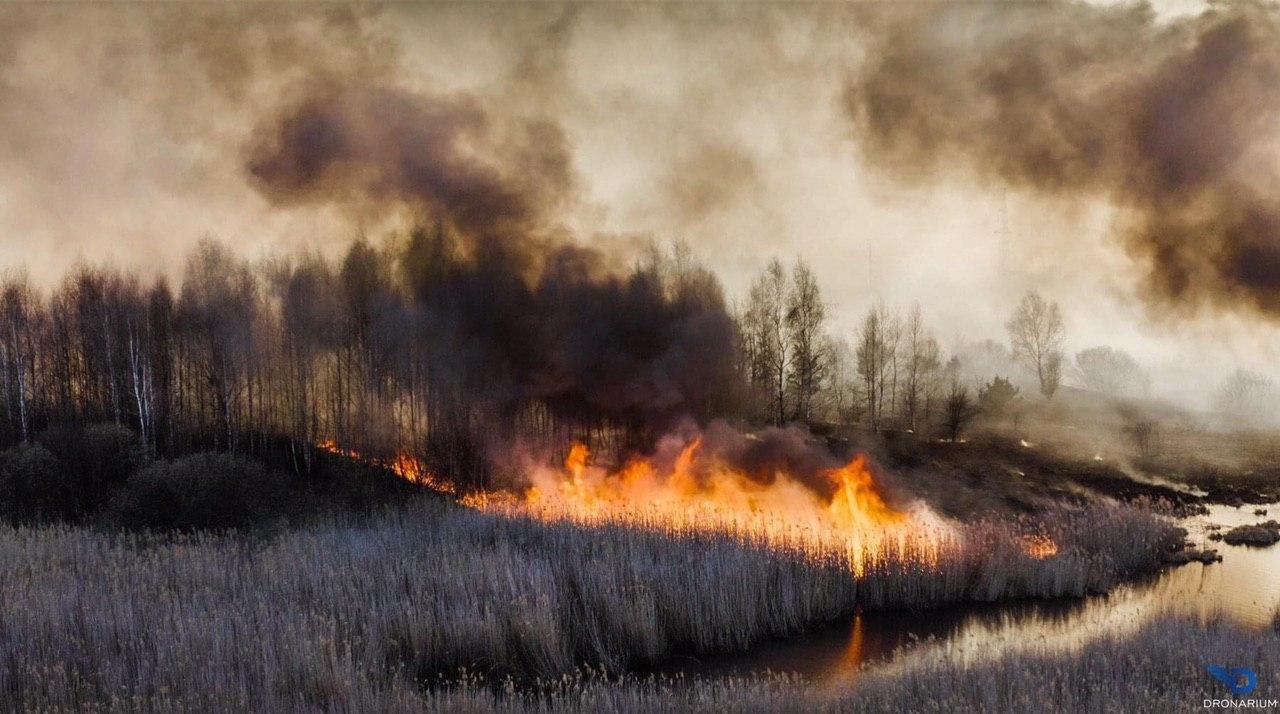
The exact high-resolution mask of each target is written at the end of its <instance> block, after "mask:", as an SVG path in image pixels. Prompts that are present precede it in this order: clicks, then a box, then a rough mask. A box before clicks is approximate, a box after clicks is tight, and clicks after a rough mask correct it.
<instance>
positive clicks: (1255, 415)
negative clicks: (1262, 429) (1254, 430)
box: [1213, 369, 1280, 427]
mask: <svg viewBox="0 0 1280 714" xmlns="http://www.w3.org/2000/svg"><path fill="white" fill-rule="evenodd" d="M1278 398H1280V390H1277V388H1276V385H1275V382H1273V381H1271V379H1269V378H1267V377H1265V376H1263V375H1261V374H1258V373H1257V372H1250V371H1249V370H1245V369H1237V370H1236V371H1234V372H1232V373H1231V376H1229V377H1227V379H1226V380H1225V381H1223V383H1222V385H1221V386H1220V387H1218V392H1217V394H1215V395H1214V399H1213V409H1214V411H1216V412H1218V413H1219V414H1221V415H1222V416H1223V417H1224V418H1225V419H1226V420H1227V421H1228V423H1229V424H1230V425H1231V426H1235V427H1258V426H1269V425H1271V424H1274V423H1275V422H1276V421H1277V416H1276V412H1275V405H1276V402H1277V399H1278Z"/></svg>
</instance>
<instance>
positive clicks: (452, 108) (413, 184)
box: [246, 81, 575, 237]
mask: <svg viewBox="0 0 1280 714" xmlns="http://www.w3.org/2000/svg"><path fill="white" fill-rule="evenodd" d="M246 170H247V171H248V173H249V175H250V176H251V177H252V179H253V185H254V186H255V187H256V188H257V189H258V190H259V191H260V192H261V193H262V194H263V195H264V196H265V197H266V198H268V199H269V200H270V201H272V202H273V203H275V204H277V205H290V204H300V203H313V204H316V203H333V204H337V205H339V206H343V207H346V208H348V209H353V210H354V209H363V210H365V211H372V212H375V213H377V212H379V211H381V210H383V209H386V208H387V207H388V206H391V207H395V206H407V207H410V208H413V209H415V210H418V211H420V212H424V213H425V214H427V215H437V216H442V217H446V218H448V219H449V221H450V223H451V224H452V225H453V226H454V227H456V228H457V229H459V230H460V231H462V232H464V233H465V234H467V235H470V236H486V237H492V236H499V235H505V236H509V235H514V234H517V233H528V232H533V231H537V230H540V229H543V228H545V227H547V226H548V225H549V224H550V223H551V222H553V221H554V220H555V217H556V215H557V212H558V210H559V209H562V208H564V207H565V206H566V204H567V203H568V201H569V199H570V197H571V193H572V189H573V186H574V183H575V179H574V174H573V169H572V161H571V158H570V155H569V147H568V146H567V144H566V140H565V136H564V132H563V131H562V130H561V129H560V127H559V126H557V125H556V124H554V123H552V122H550V121H545V120H541V121H540V120H524V119H519V118H507V117H502V116H498V115H495V114H493V113H491V112H487V111H486V110H485V109H484V108H483V107H482V106H481V103H480V102H479V100H477V99H476V98H475V97H470V96H465V95H436V94H427V93H423V92H412V91H408V90H404V89H399V88H395V87H393V86H388V85H386V84H381V85H374V86H368V85H366V84H363V83H358V82H351V81H348V82H346V83H344V84H341V85H336V84H330V85H321V86H316V87H308V88H307V91H306V92H305V94H304V95H303V96H302V97H301V98H300V99H297V100H294V101H292V102H290V103H289V104H288V105H287V106H285V107H283V108H282V109H281V110H280V111H279V112H277V113H275V114H273V115H272V116H268V117H266V118H264V119H262V120H260V122H259V124H258V127H257V130H256V131H255V133H254V138H253V140H252V141H251V143H250V148H249V151H248V156H247V158H246Z"/></svg>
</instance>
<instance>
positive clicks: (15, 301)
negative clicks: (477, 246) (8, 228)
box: [0, 226, 1258, 484]
mask: <svg viewBox="0 0 1280 714" xmlns="http://www.w3.org/2000/svg"><path fill="white" fill-rule="evenodd" d="M593 256H594V254H592V253H588V252H583V251H576V250H574V249H572V248H566V249H563V250H560V251H557V252H553V253H551V254H549V255H548V256H545V257H544V258H542V259H540V261H539V262H538V264H537V265H536V266H531V264H530V263H528V262H527V261H525V260H523V259H515V258H513V257H512V256H510V255H501V254H486V253H483V252H480V251H476V250H474V249H469V248H468V247H467V245H466V244H464V243H459V242H458V241H456V240H454V239H453V238H452V237H451V236H450V235H449V233H448V231H446V230H445V229H444V228H442V227H440V226H437V227H435V228H434V229H431V228H420V229H417V230H414V231H412V232H411V233H410V234H409V235H407V236H404V237H402V238H401V239H397V240H391V241H388V242H387V244H386V245H384V246H382V247H375V246H374V245H372V244H370V243H368V242H365V241H356V242H354V243H352V244H351V245H350V246H349V248H348V249H347V250H346V252H345V254H344V255H343V256H342V257H341V258H340V259H339V260H336V261H335V260H329V259H326V258H324V257H322V256H319V255H314V254H306V255H300V256H292V257H285V258H275V259H270V260H264V261H259V262H250V261H247V260H245V259H243V258H241V257H239V256H237V255H236V254H235V253H234V252H232V251H231V250H229V249H228V248H226V247H225V246H223V245H222V244H220V243H217V242H216V241H204V242H202V243H201V244H200V245H199V247H198V248H197V249H196V250H195V251H194V252H193V253H192V254H191V255H190V256H189V258H188V260H187V262H186V265H185V267H184V270H183V271H182V277H181V280H180V282H179V283H178V285H177V287H176V288H175V287H174V286H173V285H171V284H170V283H169V282H168V281H167V280H165V279H163V278H162V279H158V280H155V281H153V282H147V281H144V280H143V279H142V278H141V277H139V276H138V275H136V274H131V273H128V272H124V271H121V270H117V269H112V268H107V267H92V266H79V267H77V268H75V269H73V270H71V271H70V272H69V273H68V274H67V275H66V276H65V277H64V278H63V280H62V281H61V282H60V283H58V284H57V285H55V286H53V288H52V289H51V290H48V291H45V290H41V289H38V288H37V287H35V286H34V285H33V284H32V283H31V281H30V280H29V279H28V278H27V277H26V276H25V275H24V274H22V273H12V274H10V275H9V276H8V277H7V278H5V279H4V280H3V282H2V283H0V412H2V413H0V445H3V446H9V445H13V444H18V443H24V442H30V441H32V440H33V438H34V437H35V435H36V434H37V433H39V432H42V431H45V430H48V429H49V428H51V427H55V426H58V425H66V424H80V425H85V424H93V423H101V422H109V423H114V424H116V425H122V426H127V427H128V428H130V429H132V430H133V431H135V432H136V433H137V434H138V435H139V437H140V439H141V441H142V442H143V443H144V444H145V445H146V446H147V448H149V449H150V450H151V451H152V452H153V453H155V454H158V455H166V456H174V455H181V454H186V453H192V452H195V451H199V450H208V449H216V450H221V451H228V452H240V451H245V452H256V451H263V450H277V451H279V450H284V451H286V452H287V454H288V457H289V459H290V460H291V462H292V463H293V465H294V468H295V470H297V471H298V472H299V473H305V472H307V471H309V470H310V469H311V466H312V463H313V461H314V459H315V455H316V449H317V448H319V447H321V446H324V447H327V448H337V449H342V450H344V451H351V452H358V453H361V454H365V455H367V456H369V457H370V458H374V459H381V460H388V461H389V460H391V459H393V458H394V456H395V455H396V454H408V455H411V456H413V457H415V458H417V459H420V460H421V461H423V462H424V463H427V464H429V465H431V467H432V468H434V469H437V470H439V471H440V472H441V473H446V474H449V475H450V477H451V478H454V479H457V480H460V481H463V482H468V481H470V482H473V483H476V484H486V483H487V482H488V481H489V480H490V479H491V478H492V477H493V476H494V474H492V473H491V463H492V462H493V461H494V459H493V458H492V457H493V456H494V455H495V450H499V449H501V448H503V447H504V445H509V444H511V443H514V442H516V441H520V442H521V443H534V444H537V443H543V444H547V445H552V446H554V445H557V444H563V443H565V442H566V441H567V440H568V439H571V438H586V439H589V440H591V441H592V442H593V443H596V444H600V445H602V446H603V447H605V448H609V447H610V446H612V447H614V448H615V449H616V450H618V451H623V450H626V449H630V448H641V447H643V446H644V444H645V443H646V442H652V440H653V439H655V438H656V437H658V436H660V435H661V434H662V433H665V431H664V430H666V429H669V428H670V426H671V425H672V424H673V423H674V422H675V420H677V419H680V418H686V417H690V416H691V417H693V418H695V419H698V420H700V421H706V420H709V419H712V418H729V419H733V420H737V421H740V422H745V423H748V424H757V425H763V424H776V425H781V424H786V423H792V422H799V423H804V424H807V425H809V426H811V427H813V428H815V429H837V428H841V427H846V426H849V425H860V426H861V427H862V428H866V429H871V430H881V429H887V428H888V429H901V430H909V431H914V432H922V433H936V434H939V435H943V436H950V437H952V438H954V437H956V436H957V435H958V434H959V433H960V431H961V430H963V428H964V426H965V425H966V424H967V423H968V421H969V420H970V419H972V418H973V417H974V416H975V415H976V414H977V413H979V412H985V413H987V414H991V415H998V414H1000V413H1003V412H1007V411H1008V410H1009V409H1010V405H1011V404H1014V403H1016V401H1017V400H1019V399H1021V398H1022V397H1021V396H1020V388H1019V387H1018V386H1015V384H1014V381H1017V380H1020V379H1024V378H1025V379H1029V380H1030V383H1031V384H1033V385H1034V386H1035V387H1037V388H1038V391H1039V392H1040V394H1041V395H1042V396H1043V397H1044V398H1046V399H1052V398H1053V396H1054V394H1055V393H1056V392H1057V390H1058V388H1059V385H1060V384H1061V382H1062V380H1063V377H1064V375H1065V374H1068V373H1069V374H1071V375H1073V378H1074V379H1075V380H1076V381H1077V382H1079V383H1080V384H1082V385H1083V386H1085V387H1086V388H1090V389H1095V390H1097V391H1103V392H1107V393H1110V394H1114V395H1130V396H1142V395H1145V394H1146V393H1147V391H1148V390H1149V386H1150V381H1149V378H1147V377H1146V374H1145V372H1144V371H1143V370H1142V368H1141V367H1140V366H1139V365H1138V364H1137V362H1136V361H1135V360H1133V359H1132V357H1130V356H1129V355H1127V354H1125V353H1123V352H1122V351H1120V350H1114V349H1112V348H1109V347H1096V348H1090V349H1088V350H1084V351H1082V352H1080V353H1078V354H1077V355H1076V357H1075V361H1074V363H1073V364H1072V365H1070V366H1068V365H1067V363H1066V360H1065V358H1064V354H1063V341H1064V333H1065V329H1064V322H1063V318H1062V313H1061V310H1060V309H1059V307H1058V305H1057V304H1056V303H1054V302H1052V301H1050V300H1046V299H1045V298H1043V297H1042V296H1040V295H1039V294H1036V293H1034V292H1033V293H1028V294H1027V295H1026V296H1025V297H1024V298H1023V300H1022V301H1021V302H1020V303H1019V304H1018V306H1017V307H1016V309H1015V310H1014V312H1013V314H1012V315H1011V317H1010V319H1009V321H1008V322H1007V324H1006V329H1007V332H1008V343H1007V347H1006V346H1002V345H1000V344H999V343H995V342H990V343H980V344H979V345H978V348H977V351H976V352H975V351H974V348H973V347H972V346H957V347H956V349H955V350H953V352H954V354H951V355H946V354H944V350H943V348H942V346H941V345H940V343H939V341H938V339H937V338H936V336H935V335H934V334H933V332H932V331H931V330H930V328H929V326H928V321H927V319H926V315H925V313H924V310H923V308H922V307H921V306H920V305H918V304H916V305H912V306H911V307H910V308H908V309H907V310H905V311H899V310H894V309H891V308H889V307H887V306H886V305H884V304H883V303H878V304H876V305H874V306H873V307H871V308H870V309H868V311H867V312H866V314H865V315H864V316H863V318H862V320H861V321H860V322H859V323H858V327H857V329H856V330H854V331H853V332H852V333H851V334H848V335H840V334H838V333H836V332H835V331H833V330H832V329H831V327H830V324H829V320H828V308H827V305H826V303H825V301H824V299H823V297H822V293H821V289H820V286H819V284H818V281H817V279H816V277H815V275H814V273H813V271H812V270H811V269H810V268H809V266H807V265H806V264H805V263H804V262H803V261H796V262H794V263H793V264H791V265H789V266H787V265H784V264H783V263H782V262H781V261H780V260H772V261H770V262H769V263H768V264H767V265H766V266H765V268H764V269H763V270H762V271H761V272H760V274H759V275H758V276H757V277H756V279H755V280H754V281H753V282H752V283H751V285H750V288H749V290H748V291H747V292H746V294H745V295H744V296H742V298H741V299H740V300H738V301H736V302H734V303H733V305H732V306H730V304H729V302H728V301H727V300H725V298H724V296H723V291H722V288H721V285H720V283H719V281H718V280H717V279H716V277H715V276H714V275H713V274H712V273H711V272H710V271H708V270H706V269H705V268H703V267H702V266H700V265H699V264H698V263H697V262H696V261H695V260H693V259H692V257H691V255H690V251H689V250H688V249H687V248H684V247H682V246H676V247H674V248H673V249H671V250H661V249H656V248H655V249H653V250H651V251H650V252H649V253H648V254H647V255H646V256H645V257H644V258H643V259H641V260H639V261H637V263H636V264H635V265H634V266H633V267H632V268H631V269H630V270H627V271H621V272H619V271H616V270H610V269H606V268H605V267H603V266H601V265H599V264H598V262H597V261H596V260H595V259H594V257H593ZM984 344H985V345H986V346H983V345H984ZM984 351H985V352H984ZM983 355H986V356H985V357H984V356H983ZM983 360H988V361H991V362H992V364H994V365H995V366H994V367H989V368H986V369H985V371H978V372H975V371H974V369H975V367H974V366H975V365H976V364H978V363H980V362H982V361H983ZM975 375H977V378H975ZM1011 380H1014V381H1011ZM1237 381H1241V380H1237ZM1242 383H1243V382H1242ZM1242 389H1243V388H1242ZM1242 389H1241V390H1237V391H1242ZM1251 391H1252V392H1256V391H1258V390H1256V389H1253V390H1251ZM1237 401H1238V400H1237Z"/></svg>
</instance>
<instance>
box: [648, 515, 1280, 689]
mask: <svg viewBox="0 0 1280 714" xmlns="http://www.w3.org/2000/svg"><path fill="white" fill-rule="evenodd" d="M1258 508H1265V509H1267V511H1268V514H1269V515H1267V516H1258V515H1255V514H1254V510H1255V509H1258ZM1269 518H1277V519H1280V504H1271V505H1263V506H1256V505H1249V506H1244V507H1240V508H1235V507H1230V506H1210V507H1209V513H1208V514H1205V515H1200V516H1194V517H1192V518H1188V519H1185V520H1183V521H1182V525H1183V527H1184V528H1186V529H1187V531H1188V534H1189V535H1188V538H1189V540H1191V541H1192V542H1193V543H1195V544H1196V545H1197V546H1199V547H1206V548H1215V549H1217V550H1218V552H1219V553H1220V554H1222V556H1223V561H1222V562H1221V563H1214V564H1211V565H1204V564H1201V563H1198V562H1195V563H1189V564H1187V565H1182V566H1178V567H1175V568H1170V569H1168V570H1165V571H1164V572H1162V573H1160V574H1159V575H1157V576H1154V577H1148V578H1145V579H1141V580H1138V581H1135V582H1131V583H1128V584H1125V585H1122V586H1120V587H1118V588H1116V589H1114V590H1113V591H1112V592H1110V593H1108V594H1106V595H1096V596H1090V597H1086V598H1079V599H1070V600H1040V601H1019V602H1011V603H998V604H983V605H970V606H965V607H956V608H948V609H943V610H931V611H922V612H875V613H863V614H859V615H855V616H854V617H852V618H849V619H847V620H844V621H841V622H837V623H833V624H832V625H830V626H827V627H824V628H821V629H819V630H817V631H815V632H812V633H809V634H806V635H803V636H800V637H795V638H789V639H784V640H771V641H766V642H762V643H760V644H758V645H756V646H755V647H752V648H751V649H749V650H747V651H745V652H742V653H737V654H732V655H716V656H712V657H705V658H693V657H687V658H676V659H673V660H670V661H668V662H665V663H664V664H663V665H662V666H661V667H660V668H659V670H660V671H664V672H683V673H686V674H699V675H703V676H728V675H736V676H744V675H748V674H752V673H758V672H764V671H766V670H768V671H773V672H789V673H793V674H798V675H800V676H803V677H805V678H806V679H808V680H810V681H812V682H814V683H820V684H848V683H852V682H854V681H856V679H857V676H858V673H859V672H860V671H864V668H866V667H876V668H882V667H888V668H892V667H900V666H906V665H909V664H917V663H925V662H927V661H929V660H930V659H943V658H946V659H951V660H971V659H981V658H992V657H996V656H999V655H1001V654H1004V653H1007V652H1016V651H1019V650H1022V649H1028V648H1032V647H1034V648H1036V649H1037V650H1040V651H1043V650H1044V649H1046V648H1047V649H1049V650H1054V649H1058V648H1061V649H1070V648H1074V647H1078V646H1080V645H1081V644H1083V643H1086V642H1088V641H1090V640H1092V639H1094V638H1096V637H1099V636H1101V635H1103V634H1123V633H1125V632H1131V631H1134V630H1136V629H1137V628H1139V627H1141V626H1142V624H1143V623H1145V622H1146V621H1148V620H1149V619H1151V618H1152V617H1154V616H1156V615H1158V614H1163V613H1188V614H1197V615H1202V616H1210V615H1214V614H1221V615H1222V616H1225V617H1228V618H1232V619H1235V620H1238V621H1239V622H1241V623H1243V624H1245V625H1248V626H1255V627H1263V626H1266V625H1268V624H1270V622H1271V620H1272V617H1273V615H1274V613H1275V612H1276V611H1277V609H1280V544H1277V545H1274V546H1271V547H1270V548H1250V547H1247V546H1231V545H1227V544H1225V543H1222V542H1214V541H1211V540H1209V539H1208V536H1209V534H1210V533H1211V532H1212V531H1211V530H1210V529H1209V526H1210V525H1211V524H1217V525H1219V526H1222V527H1223V529H1224V530H1225V529H1229V528H1231V527H1234V526H1237V525H1244V524H1249V523H1257V522H1260V521H1264V520H1267V519H1269Z"/></svg>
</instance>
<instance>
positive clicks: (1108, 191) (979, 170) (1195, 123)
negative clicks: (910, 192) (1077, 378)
mask: <svg viewBox="0 0 1280 714" xmlns="http://www.w3.org/2000/svg"><path fill="white" fill-rule="evenodd" d="M876 15H877V16H876V21H875V22H873V23H871V27H872V28H874V31H872V32H869V33H868V35H867V42H868V44H869V46H868V47H867V51H866V59H865V62H864V63H863V64H862V65H861V66H860V67H859V68H858V69H857V70H855V71H854V72H853V73H852V74H851V76H850V79H849V81H848V84H847V87H846V89H845V94H844V105H845V108H846V111H847V114H848V117H849V119H850V120H851V121H852V124H853V128H854V133H855V137H856V140H857V142H858V146H859V147H860V151H861V152H862V154H863V156H864V157H865V159H866V160H867V161H868V163H870V164H872V165H873V166H876V167H878V168H880V169H882V170H884V171H885V172H887V173H889V174H891V175H893V176H895V177H897V178H899V179H902V180H906V181H909V182H923V181H926V180H929V179H931V178H932V177H935V176H941V175H947V174H952V173H954V170H955V169H956V168H957V167H960V168H962V169H964V170H965V171H967V172H969V173H970V174H971V175H976V176H977V177H978V178H979V179H981V180H985V181H988V182H992V183H996V184H1004V185H1008V186H1015V187H1019V188H1024V189H1029V190H1031V191H1034V192H1038V193H1041V194H1044V195H1048V196H1052V197H1056V198H1061V199H1064V200H1067V201H1075V202H1084V201H1088V200H1093V199H1102V200H1105V201H1109V202H1110V203H1111V204H1112V205H1113V206H1115V207H1116V209H1118V216H1117V218H1116V225H1115V233H1116V235H1117V236H1118V238H1119V239H1120V240H1121V241H1123V244H1124V246H1125V248H1126V249H1127V250H1128V252H1129V253H1130V254H1131V255H1132V256H1133V257H1134V258H1135V259H1137V260H1138V261H1139V262H1140V264H1141V265H1142V266H1143V268H1144V271H1145V279H1144V281H1143V286H1142V287H1143V289H1144V294H1145V295H1146V297H1147V298H1148V300H1149V302H1150V303H1151V304H1152V305H1153V306H1156V307H1159V308H1165V309H1167V310H1170V311H1172V312H1176V313H1191V312H1195V311H1198V310H1200V309H1202V308H1213V309H1225V310H1233V311H1240V312H1246V313H1247V312H1254V313H1260V314H1263V315H1266V316H1268V317H1272V318H1274V317H1276V316H1280V198H1278V197H1280V192H1277V189H1280V163H1278V162H1277V159H1278V158H1280V155H1278V153H1277V143H1276V140H1277V138H1280V137H1278V136H1277V133H1276V129H1275V127H1276V120H1277V118H1280V22H1278V20H1280V15H1278V14H1277V10H1276V8H1275V7H1274V6H1271V5H1264V4H1262V3H1253V2H1236V3H1225V4H1221V5H1215V6H1213V7H1211V8H1210V9H1208V10H1206V11H1204V12H1203V13H1201V14H1200V15H1198V16H1194V17H1184V18H1180V19H1175V20H1171V21H1168V22H1161V21H1158V20H1157V19H1156V16H1155V15H1154V13H1153V12H1152V10H1151V8H1150V7H1149V6H1146V5H1138V6H1125V7H1099V6H1093V5H1088V4H1084V3H1064V4H1051V5H1032V6H1022V5H1009V4H1003V3H1002V4H1000V5H999V6H987V7H984V6H974V5H968V4H965V5H957V6H947V7H944V8H937V7H930V8H929V10H928V11H927V12H897V11H889V12H882V13H876Z"/></svg>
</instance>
